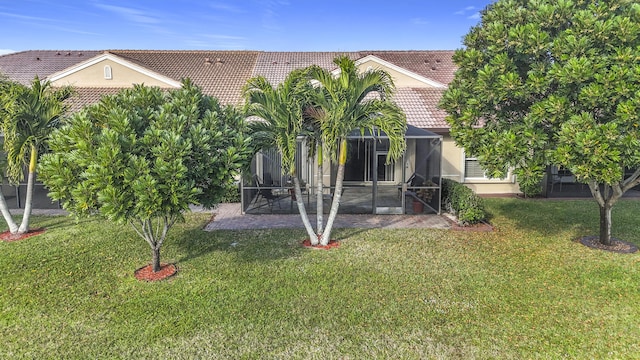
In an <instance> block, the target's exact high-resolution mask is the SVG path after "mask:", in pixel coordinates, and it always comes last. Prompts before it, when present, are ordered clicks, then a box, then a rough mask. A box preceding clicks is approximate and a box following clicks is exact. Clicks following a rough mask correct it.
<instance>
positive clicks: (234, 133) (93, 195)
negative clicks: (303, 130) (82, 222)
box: [40, 80, 250, 271]
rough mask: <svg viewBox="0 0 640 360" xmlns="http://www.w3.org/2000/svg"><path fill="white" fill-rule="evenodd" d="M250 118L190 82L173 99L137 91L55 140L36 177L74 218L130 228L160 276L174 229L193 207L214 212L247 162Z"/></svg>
mask: <svg viewBox="0 0 640 360" xmlns="http://www.w3.org/2000/svg"><path fill="white" fill-rule="evenodd" d="M244 118H245V117H244V114H242V113H240V112H239V111H237V110H236V109H234V108H233V107H230V106H227V107H222V106H221V105H220V104H219V103H218V101H217V100H215V99H213V98H210V97H208V96H205V95H203V94H202V92H201V91H200V89H198V88H197V87H196V86H194V85H193V84H192V83H191V82H190V81H188V80H186V81H184V82H183V85H182V88H181V89H176V90H170V91H167V92H164V91H162V90H160V89H158V88H151V87H145V86H142V85H136V86H135V87H134V88H132V89H126V90H123V91H121V92H120V93H118V94H116V95H112V96H106V97H103V98H102V99H101V100H100V102H99V103H97V104H94V105H91V106H89V107H87V108H85V109H84V110H83V111H82V112H80V113H76V114H74V115H73V116H72V117H71V118H70V119H69V121H68V123H66V124H65V125H64V126H63V127H62V128H61V129H59V130H58V131H56V132H54V133H53V134H52V136H51V140H50V147H51V150H52V153H50V154H47V155H45V156H44V157H43V158H42V162H41V166H40V172H41V175H42V179H43V182H44V183H45V184H46V186H47V187H48V188H49V189H50V196H51V197H52V198H53V199H57V200H61V201H62V206H63V207H64V208H65V209H66V210H68V211H70V212H71V213H72V214H75V215H76V216H79V217H81V216H89V215H94V214H100V215H102V216H104V217H106V218H107V219H110V220H113V221H117V222H128V223H129V224H131V226H132V227H133V228H134V229H135V231H136V232H137V233H138V235H140V236H141V237H142V238H143V239H144V240H145V241H146V242H147V243H148V244H149V246H150V247H151V250H152V254H153V262H152V265H153V270H154V271H158V270H160V247H161V246H162V243H163V242H164V240H165V238H166V235H167V232H168V231H169V229H170V228H171V226H172V225H173V224H174V223H175V222H176V221H179V220H182V219H183V213H184V212H185V211H187V210H189V205H190V204H201V205H203V206H205V207H212V206H214V205H215V204H217V203H218V202H219V200H220V199H221V197H222V196H223V195H224V193H225V191H226V188H227V186H228V184H229V183H230V182H231V181H232V180H233V175H234V173H235V169H239V168H240V167H241V165H243V162H244V161H246V159H247V158H248V155H249V152H248V151H247V150H246V147H247V145H248V142H249V140H250V139H249V138H248V137H247V136H246V135H245V132H244Z"/></svg>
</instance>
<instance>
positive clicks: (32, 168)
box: [18, 145, 38, 234]
mask: <svg viewBox="0 0 640 360" xmlns="http://www.w3.org/2000/svg"><path fill="white" fill-rule="evenodd" d="M37 160H38V148H36V146H35V145H31V159H30V160H29V175H28V176H27V196H26V199H25V201H24V214H23V215H22V222H21V223H20V228H19V229H18V234H24V233H26V232H28V231H29V220H30V218H31V208H32V206H33V184H34V183H35V180H36V163H37Z"/></svg>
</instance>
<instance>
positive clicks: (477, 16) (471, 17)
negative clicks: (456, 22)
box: [467, 12, 480, 20]
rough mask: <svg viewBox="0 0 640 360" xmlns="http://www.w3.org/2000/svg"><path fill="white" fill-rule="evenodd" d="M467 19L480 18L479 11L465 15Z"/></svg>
mask: <svg viewBox="0 0 640 360" xmlns="http://www.w3.org/2000/svg"><path fill="white" fill-rule="evenodd" d="M467 19H471V20H478V19H480V13H479V12H477V13H475V14H473V15H471V16H469V17H467Z"/></svg>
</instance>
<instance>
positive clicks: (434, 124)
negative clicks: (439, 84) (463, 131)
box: [394, 88, 449, 129]
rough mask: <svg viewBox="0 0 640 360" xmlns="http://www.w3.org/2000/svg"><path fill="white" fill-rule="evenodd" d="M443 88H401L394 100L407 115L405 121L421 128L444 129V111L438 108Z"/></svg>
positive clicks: (445, 125) (445, 124)
mask: <svg viewBox="0 0 640 360" xmlns="http://www.w3.org/2000/svg"><path fill="white" fill-rule="evenodd" d="M443 92H444V90H443V89H429V88H401V89H398V90H397V91H396V94H395V96H394V100H395V102H396V104H398V106H400V107H401V108H402V110H404V112H405V114H406V115H407V123H408V124H409V125H413V126H415V127H419V128H423V129H446V128H449V125H448V124H447V122H446V121H445V120H444V119H445V117H446V115H447V114H446V112H444V111H443V110H441V109H439V108H438V102H440V99H441V98H442V94H443Z"/></svg>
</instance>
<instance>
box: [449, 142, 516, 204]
mask: <svg viewBox="0 0 640 360" xmlns="http://www.w3.org/2000/svg"><path fill="white" fill-rule="evenodd" d="M442 177H443V178H447V179H452V180H455V181H457V182H460V183H463V184H465V185H466V186H467V187H469V188H471V189H472V190H473V191H475V192H476V194H480V195H482V194H485V195H489V194H517V193H520V189H519V186H518V183H517V181H515V177H514V176H513V175H510V176H508V177H507V178H506V179H465V178H464V151H463V149H461V148H459V147H458V146H457V145H456V144H455V142H454V141H453V139H452V138H451V137H450V136H448V135H445V136H444V137H443V142H442Z"/></svg>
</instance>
